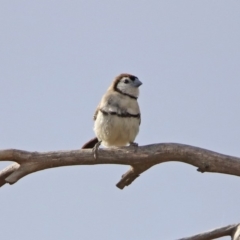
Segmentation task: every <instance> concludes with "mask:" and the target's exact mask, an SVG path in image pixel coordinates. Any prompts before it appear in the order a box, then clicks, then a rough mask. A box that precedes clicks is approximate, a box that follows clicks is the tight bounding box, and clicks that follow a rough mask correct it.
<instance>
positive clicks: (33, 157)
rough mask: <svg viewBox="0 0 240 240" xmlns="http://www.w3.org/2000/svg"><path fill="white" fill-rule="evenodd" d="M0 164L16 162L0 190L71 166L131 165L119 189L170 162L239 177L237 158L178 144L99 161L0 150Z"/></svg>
mask: <svg viewBox="0 0 240 240" xmlns="http://www.w3.org/2000/svg"><path fill="white" fill-rule="evenodd" d="M0 161H14V162H16V163H15V164H12V165H10V166H9V167H7V168H5V169H3V170H2V171H1V172H0V187H1V186H2V185H4V184H5V183H9V184H13V183H15V182H17V181H18V180H19V179H21V178H22V177H25V176H26V175H28V174H30V173H33V172H37V171H40V170H44V169H48V168H54V167H63V166H72V165H95V164H121V165H131V169H130V170H129V171H128V172H127V173H125V174H124V175H123V176H122V179H121V180H120V181H119V182H118V183H117V187H119V188H120V189H123V188H124V187H125V186H128V185H130V184H131V183H132V182H133V181H134V180H135V179H136V178H137V177H138V176H139V175H140V174H141V173H143V172H144V171H146V170H147V169H149V168H150V167H152V166H154V165H156V164H159V163H163V162H169V161H178V162H183V163H187V164H191V165H193V166H195V167H197V168H198V169H197V170H198V171H200V172H202V173H203V172H217V173H224V174H230V175H235V176H240V158H237V157H231V156H227V155H223V154H220V153H216V152H213V151H209V150H206V149H202V148H198V147H193V146H189V145H184V144H178V143H161V144H152V145H147V146H141V147H138V148H137V151H136V149H135V147H122V148H106V149H99V152H98V159H95V158H94V156H93V153H92V150H91V149H86V150H85V149H84V150H72V151H55V152H43V153H39V152H27V151H22V150H16V149H8V150H0Z"/></svg>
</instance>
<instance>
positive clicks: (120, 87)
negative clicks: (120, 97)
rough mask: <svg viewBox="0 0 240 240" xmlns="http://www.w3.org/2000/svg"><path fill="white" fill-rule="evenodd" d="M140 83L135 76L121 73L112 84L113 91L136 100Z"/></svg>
mask: <svg viewBox="0 0 240 240" xmlns="http://www.w3.org/2000/svg"><path fill="white" fill-rule="evenodd" d="M141 85H142V82H141V81H139V79H138V78H137V77H136V76H133V75H131V74H127V73H123V74H120V75H119V76H117V77H116V78H115V80H114V82H113V85H112V87H113V89H114V90H115V91H117V92H120V93H122V94H124V95H128V96H130V97H131V96H132V97H133V98H138V95H139V89H138V88H139V87H140V86H141Z"/></svg>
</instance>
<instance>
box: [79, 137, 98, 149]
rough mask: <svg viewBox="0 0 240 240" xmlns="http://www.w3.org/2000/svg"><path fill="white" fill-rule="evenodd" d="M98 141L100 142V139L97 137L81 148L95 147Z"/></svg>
mask: <svg viewBox="0 0 240 240" xmlns="http://www.w3.org/2000/svg"><path fill="white" fill-rule="evenodd" d="M98 142H99V141H98V139H97V138H96V137H95V138H93V139H91V140H89V141H88V142H86V143H85V144H84V145H83V146H82V148H81V149H87V148H93V147H94V146H95V145H96V144H97V143H98Z"/></svg>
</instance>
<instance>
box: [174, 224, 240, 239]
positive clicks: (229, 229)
mask: <svg viewBox="0 0 240 240" xmlns="http://www.w3.org/2000/svg"><path fill="white" fill-rule="evenodd" d="M239 227H240V225H239V224H234V225H229V226H226V227H222V228H217V229H214V230H211V231H208V232H205V233H200V234H197V235H194V236H191V237H187V238H181V239H178V240H212V239H216V238H220V237H225V236H230V237H232V240H239ZM237 231H238V233H237ZM235 234H236V235H235ZM235 237H236V238H235ZM237 237H238V238H237Z"/></svg>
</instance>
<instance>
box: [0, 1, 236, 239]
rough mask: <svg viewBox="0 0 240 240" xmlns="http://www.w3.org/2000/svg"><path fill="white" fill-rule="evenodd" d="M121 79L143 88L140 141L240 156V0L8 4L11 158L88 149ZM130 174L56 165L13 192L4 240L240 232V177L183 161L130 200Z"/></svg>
mask: <svg viewBox="0 0 240 240" xmlns="http://www.w3.org/2000/svg"><path fill="white" fill-rule="evenodd" d="M123 72H127V73H131V74H134V75H136V76H138V78H139V79H140V80H141V81H142V82H143V85H142V86H141V88H140V98H139V104H140V108H141V112H142V124H141V126H140V133H139V135H138V137H137V139H136V142H138V143H139V145H146V144H152V143H162V142H176V143H183V144H189V145H193V146H198V147H202V148H206V149H209V150H213V151H217V152H220V153H224V154H228V155H233V156H240V147H239V146H240V127H239V126H240V125H239V124H240V110H239V108H240V107H239V102H240V93H239V92H240V90H239V89H240V1H237V0H235V1H233V0H228V1H222V0H212V1H209V0H201V1H200V0H196V1H192V0H181V1H179V0H173V1H159V0H152V1H143V0H138V1H137V0H133V1H125V0H123V1H119V0H118V1H117V0H115V1H112V0H111V1H110V0H108V1H107V0H103V1H93V0H88V1H79V0H72V1H63V0H41V1H40V0H35V1H32V0H31V1H30V0H22V1H18V0H11V1H9V0H1V2H0V113H1V114H0V148H1V149H7V148H16V149H22V150H28V151H53V150H74V149H79V148H80V147H81V146H82V145H83V144H84V143H85V142H86V141H87V140H89V139H90V138H92V137H93V136H94V133H93V130H92V128H93V121H92V116H93V113H94V111H95V108H96V106H97V105H98V102H99V101H100V98H101V96H102V95H103V94H104V92H105V91H106V89H107V88H108V86H109V85H110V83H111V81H112V80H113V78H114V77H115V76H116V75H118V74H120V73H123ZM7 165H9V162H5V163H1V164H0V167H1V168H4V167H5V166H7ZM128 168H129V167H127V166H120V165H119V166H118V165H99V166H74V167H62V168H55V169H50V170H44V171H41V172H37V173H34V174H32V175H29V176H27V177H25V178H23V179H21V180H20V181H19V182H17V183H16V184H15V185H12V186H10V185H5V186H3V187H2V188H1V189H0V212H1V217H0V238H1V239H11V240H19V239H24V240H32V239H34V240H42V239H44V240H53V239H58V240H66V239H71V240H78V239H84V240H85V239H86V240H88V239H89V240H99V239H104V240H112V239H117V240H118V239H119V240H120V239H126V240H132V239H138V240H145V239H153V240H155V239H163V240H168V239H169V240H172V239H177V238H180V237H186V236H191V235H193V234H197V233H200V232H203V231H207V230H210V229H213V228H216V227H221V226H225V225H229V224H233V223H238V222H240V209H239V201H240V194H239V192H240V178H239V177H236V176H228V175H223V174H215V173H214V174H213V173H204V174H201V173H199V172H197V171H196V168H195V167H193V166H190V165H186V164H183V163H176V162H171V163H164V164H161V165H157V166H155V167H153V168H152V169H150V170H148V171H147V172H145V173H143V174H142V175H141V177H140V178H138V179H137V180H136V181H135V182H134V183H133V184H132V185H130V186H129V187H127V188H125V189H124V190H119V189H118V188H116V187H115V184H116V183H117V182H118V181H119V179H120V178H121V175H122V174H123V173H125V172H126V171H127V170H128ZM224 239H228V238H224Z"/></svg>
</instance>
